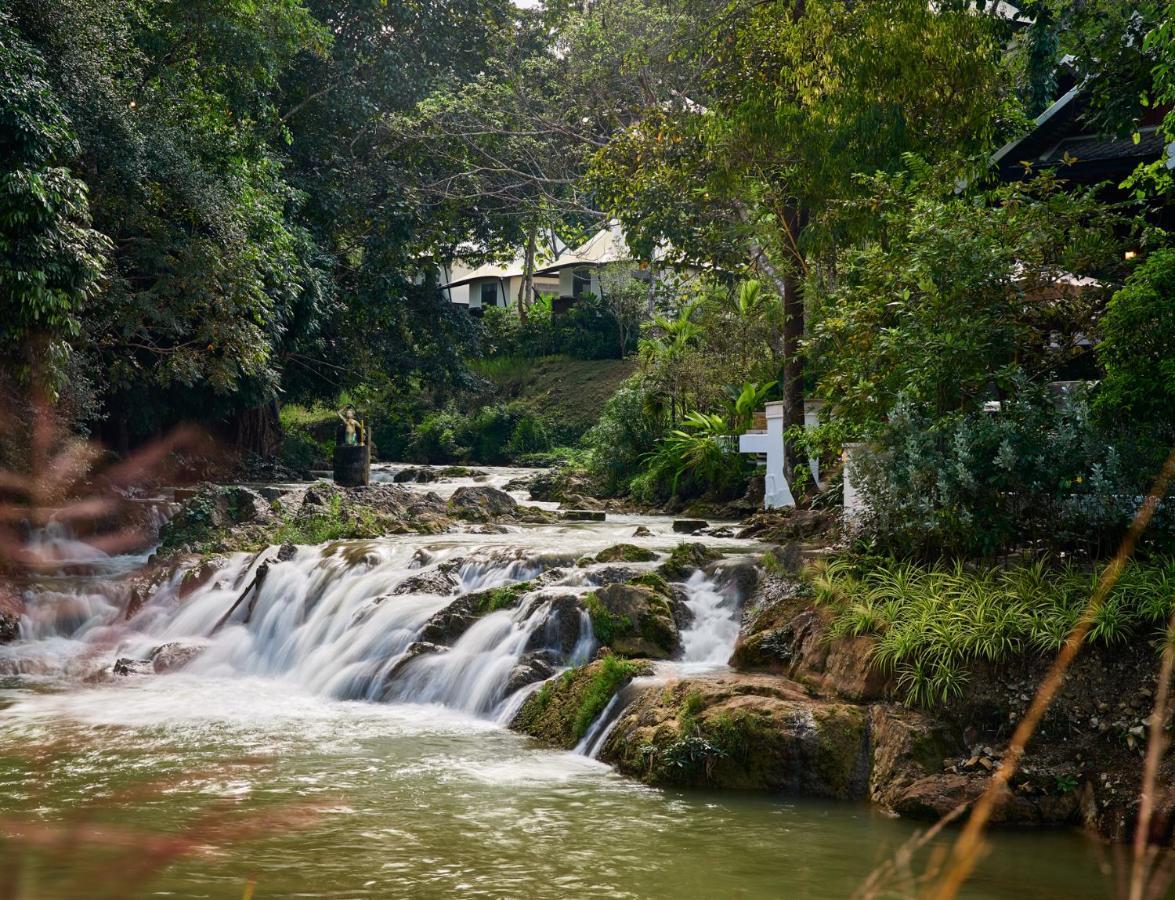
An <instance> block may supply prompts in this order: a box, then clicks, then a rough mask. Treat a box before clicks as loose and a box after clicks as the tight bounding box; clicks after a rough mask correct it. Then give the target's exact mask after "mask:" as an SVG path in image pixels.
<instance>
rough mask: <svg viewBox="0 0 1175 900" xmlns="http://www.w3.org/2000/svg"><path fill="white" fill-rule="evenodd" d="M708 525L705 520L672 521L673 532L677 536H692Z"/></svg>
mask: <svg viewBox="0 0 1175 900" xmlns="http://www.w3.org/2000/svg"><path fill="white" fill-rule="evenodd" d="M709 525H710V523H709V522H707V521H706V520H705V519H674V520H673V530H674V531H675V532H677V533H678V534H693V533H694V532H695V531H701V530H702V529H703V528H708V527H709Z"/></svg>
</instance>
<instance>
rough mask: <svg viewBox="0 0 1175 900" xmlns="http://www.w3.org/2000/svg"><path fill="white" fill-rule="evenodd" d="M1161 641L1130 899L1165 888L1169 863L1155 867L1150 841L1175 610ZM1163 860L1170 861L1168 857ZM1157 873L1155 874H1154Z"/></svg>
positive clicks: (1174, 650) (1173, 655)
mask: <svg viewBox="0 0 1175 900" xmlns="http://www.w3.org/2000/svg"><path fill="white" fill-rule="evenodd" d="M1164 638H1165V640H1164V642H1163V661H1162V662H1161V663H1160V664H1159V681H1158V684H1157V685H1156V686H1155V703H1154V707H1153V708H1152V709H1151V714H1150V721H1149V723H1148V732H1149V733H1148V736H1147V745H1146V762H1145V763H1144V766H1143V778H1142V790H1141V792H1140V793H1139V803H1138V821H1137V822H1136V823H1135V827H1134V862H1133V865H1132V866H1131V870H1130V900H1144V897H1145V896H1146V895H1147V890H1146V888H1147V885H1148V883H1151V884H1154V885H1159V893H1162V892H1163V891H1165V890H1166V887H1167V884H1168V883H1169V877H1170V871H1169V870H1170V865H1166V866H1161V867H1160V869H1159V870H1158V872H1157V873H1156V871H1155V869H1154V864H1155V859H1156V856H1157V855H1158V849H1157V848H1156V847H1152V846H1151V845H1150V843H1149V836H1150V830H1151V820H1152V819H1153V817H1154V813H1155V795H1156V793H1157V791H1158V788H1159V764H1160V763H1161V762H1162V759H1163V753H1164V752H1166V749H1167V739H1166V738H1165V737H1164V735H1163V726H1164V724H1165V723H1166V721H1167V711H1168V709H1169V706H1170V700H1171V672H1172V669H1175V613H1172V614H1171V619H1170V620H1169V621H1168V622H1167V632H1166V634H1165V635H1164ZM1164 862H1167V863H1170V858H1168V860H1165V861H1164ZM1156 876H1157V877H1156Z"/></svg>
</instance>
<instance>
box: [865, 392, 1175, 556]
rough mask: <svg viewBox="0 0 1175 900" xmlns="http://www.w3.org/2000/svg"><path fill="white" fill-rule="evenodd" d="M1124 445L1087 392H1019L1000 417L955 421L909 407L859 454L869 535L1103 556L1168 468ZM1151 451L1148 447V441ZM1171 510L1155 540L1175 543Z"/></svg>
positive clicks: (905, 547)
mask: <svg viewBox="0 0 1175 900" xmlns="http://www.w3.org/2000/svg"><path fill="white" fill-rule="evenodd" d="M1118 437H1119V440H1118V441H1117V442H1116V443H1117V446H1115V445H1114V444H1113V443H1109V442H1107V440H1106V435H1105V434H1104V433H1103V432H1101V431H1099V430H1098V429H1096V428H1095V427H1094V425H1093V423H1092V422H1091V419H1090V415H1089V410H1088V404H1087V402H1086V400H1085V398H1084V397H1083V396H1081V395H1080V394H1075V395H1073V396H1071V397H1069V398H1068V399H1060V398H1058V397H1056V396H1055V395H1053V394H1052V393H1051V392H1050V391H1048V390H1047V389H1041V388H1036V389H1029V388H1027V387H1025V388H1023V389H1021V390H1020V391H1018V392H1017V395H1016V396H1015V398H1014V399H1010V400H1005V401H1004V402H1003V404H1002V406H1001V408H1000V410H999V411H998V412H971V413H966V414H959V415H955V416H951V417H947V418H944V419H936V418H934V417H933V416H932V415H931V414H929V413H928V412H926V411H925V410H922V409H920V408H918V407H917V406H915V405H913V404H906V403H899V404H898V406H897V407H896V408H895V409H894V410H893V412H892V413H891V415H890V419H889V421H888V422H887V423H886V425H885V426H884V427H882V428H880V429H879V430H878V431H877V433H876V436H875V440H874V442H873V444H871V445H870V448H869V450H868V452H864V453H861V454H857V455H855V456H854V467H855V477H856V479H857V482H858V484H859V486H860V490H861V494H862V497H863V499H864V502H865V504H866V505H867V507H868V511H867V513H866V514H865V517H864V519H863V521H862V523H861V527H862V532H863V534H864V535H865V537H866V539H867V540H868V541H869V542H871V543H872V545H873V546H875V547H876V548H878V549H880V550H882V551H883V552H887V553H895V554H897V555H901V556H921V557H933V556H936V555H941V554H945V555H954V556H964V557H970V556H992V555H995V554H998V553H1001V552H1006V551H1008V550H1010V549H1015V548H1019V547H1028V546H1035V547H1044V548H1053V549H1056V550H1063V551H1080V552H1082V553H1085V554H1087V555H1091V556H1100V555H1103V554H1105V553H1107V552H1110V551H1112V550H1113V549H1115V548H1116V547H1117V545H1118V542H1119V540H1120V539H1121V538H1122V536H1123V535H1124V534H1125V531H1126V529H1127V527H1128V526H1129V524H1130V521H1131V519H1132V518H1133V516H1134V513H1135V512H1136V510H1137V507H1138V503H1139V498H1141V497H1142V496H1144V495H1145V494H1146V492H1147V490H1149V486H1150V480H1151V479H1152V478H1153V477H1154V475H1155V474H1156V470H1155V468H1154V464H1153V459H1149V458H1148V457H1146V456H1141V457H1140V456H1138V455H1137V454H1135V453H1133V452H1131V444H1130V435H1129V434H1125V433H1119V435H1118ZM1144 449H1145V448H1144ZM1173 539H1175V516H1173V515H1172V512H1171V511H1170V510H1169V509H1166V508H1165V507H1164V508H1161V509H1160V510H1159V511H1158V514H1157V515H1156V516H1155V518H1154V520H1153V522H1152V524H1151V526H1150V528H1149V529H1148V531H1147V532H1146V534H1145V535H1144V537H1143V540H1144V545H1148V546H1157V547H1164V546H1166V547H1170V546H1172V540H1173Z"/></svg>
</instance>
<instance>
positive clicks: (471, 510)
mask: <svg viewBox="0 0 1175 900" xmlns="http://www.w3.org/2000/svg"><path fill="white" fill-rule="evenodd" d="M449 509H450V510H451V511H452V513H453V515H455V516H457V517H458V518H460V519H465V520H466V521H468V522H489V521H491V520H493V519H500V518H503V517H506V516H513V515H515V514H516V513H517V512H518V502H517V501H516V500H515V499H514V498H513V497H511V496H510V495H509V494H507V493H506V492H505V491H500V490H498V489H497V488H493V487H486V486H485V485H475V486H472V487H459V488H457V490H455V491H454V492H453V496H452V497H450V498H449Z"/></svg>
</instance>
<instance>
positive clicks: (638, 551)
mask: <svg viewBox="0 0 1175 900" xmlns="http://www.w3.org/2000/svg"><path fill="white" fill-rule="evenodd" d="M656 558H657V554H656V553H654V552H653V551H652V550H649V549H648V548H647V547H638V546H637V545H636V544H613V545H612V546H611V547H607V548H605V549H604V550H601V551H600V552H599V553H597V554H596V556H595V561H596V562H598V563H610V562H651V561H652V560H654V559H656Z"/></svg>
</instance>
